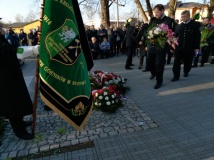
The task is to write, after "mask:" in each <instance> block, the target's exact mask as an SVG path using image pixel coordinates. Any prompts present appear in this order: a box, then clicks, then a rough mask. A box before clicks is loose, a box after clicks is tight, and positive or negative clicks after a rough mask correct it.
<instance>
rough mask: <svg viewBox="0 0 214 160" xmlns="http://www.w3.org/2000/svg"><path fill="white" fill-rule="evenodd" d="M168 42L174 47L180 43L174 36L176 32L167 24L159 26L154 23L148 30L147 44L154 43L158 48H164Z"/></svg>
mask: <svg viewBox="0 0 214 160" xmlns="http://www.w3.org/2000/svg"><path fill="white" fill-rule="evenodd" d="M166 42H167V43H168V44H169V45H170V46H172V48H173V49H175V47H176V46H177V45H178V41H177V38H175V37H174V32H172V30H171V29H169V28H168V25H166V24H160V25H158V26H154V25H152V26H151V27H150V28H149V29H148V32H147V41H146V43H147V44H152V45H153V46H155V47H157V48H161V49H163V48H164V46H165V44H166Z"/></svg>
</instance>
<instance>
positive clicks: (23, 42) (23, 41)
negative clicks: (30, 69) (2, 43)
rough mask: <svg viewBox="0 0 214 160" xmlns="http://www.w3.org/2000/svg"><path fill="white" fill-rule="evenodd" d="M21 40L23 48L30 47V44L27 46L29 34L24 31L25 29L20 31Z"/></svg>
mask: <svg viewBox="0 0 214 160" xmlns="http://www.w3.org/2000/svg"><path fill="white" fill-rule="evenodd" d="M19 40H20V41H21V45H22V46H28V44H27V34H26V33H25V32H24V31H23V29H21V30H20V34H19Z"/></svg>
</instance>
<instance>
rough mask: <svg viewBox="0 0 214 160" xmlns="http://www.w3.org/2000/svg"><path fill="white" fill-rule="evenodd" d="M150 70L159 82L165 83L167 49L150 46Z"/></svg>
mask: <svg viewBox="0 0 214 160" xmlns="http://www.w3.org/2000/svg"><path fill="white" fill-rule="evenodd" d="M147 62H148V63H147V64H148V70H149V71H150V72H151V74H152V75H154V76H156V80H157V84H162V83H163V72H164V66H165V63H166V50H165V49H159V50H157V49H155V48H154V47H152V46H148V59H147Z"/></svg>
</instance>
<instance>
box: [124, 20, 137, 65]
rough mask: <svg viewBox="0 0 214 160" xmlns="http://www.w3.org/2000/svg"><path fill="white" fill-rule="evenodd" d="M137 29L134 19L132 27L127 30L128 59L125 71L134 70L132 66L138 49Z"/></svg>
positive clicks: (131, 22)
mask: <svg viewBox="0 0 214 160" xmlns="http://www.w3.org/2000/svg"><path fill="white" fill-rule="evenodd" d="M137 32H138V31H137V29H136V28H135V21H134V19H132V20H131V21H130V25H129V26H128V27H127V29H126V47H127V49H128V57H127V60H126V65H125V69H133V68H131V67H130V66H132V65H133V64H132V56H133V55H134V53H135V49H136V47H137Z"/></svg>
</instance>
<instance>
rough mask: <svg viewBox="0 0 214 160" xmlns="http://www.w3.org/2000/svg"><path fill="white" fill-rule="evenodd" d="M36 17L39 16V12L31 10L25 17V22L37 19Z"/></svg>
mask: <svg viewBox="0 0 214 160" xmlns="http://www.w3.org/2000/svg"><path fill="white" fill-rule="evenodd" d="M36 18H37V13H35V12H33V10H30V11H29V13H28V14H27V16H26V17H25V22H32V21H35V20H36Z"/></svg>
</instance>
